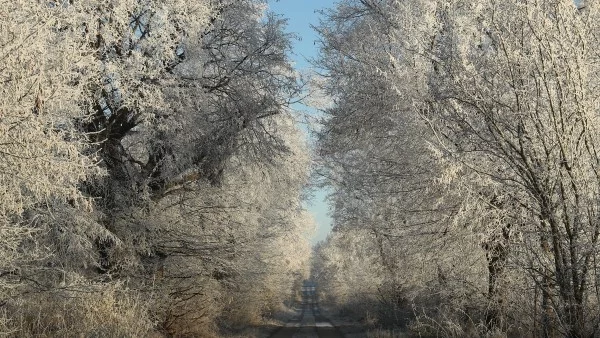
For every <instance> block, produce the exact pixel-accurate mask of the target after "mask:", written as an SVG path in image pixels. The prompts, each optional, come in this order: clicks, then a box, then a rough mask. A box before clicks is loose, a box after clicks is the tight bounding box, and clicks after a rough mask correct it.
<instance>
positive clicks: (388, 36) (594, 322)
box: [313, 0, 600, 337]
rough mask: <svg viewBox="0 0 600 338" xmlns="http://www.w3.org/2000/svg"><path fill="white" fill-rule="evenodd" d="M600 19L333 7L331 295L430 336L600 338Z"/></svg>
mask: <svg viewBox="0 0 600 338" xmlns="http://www.w3.org/2000/svg"><path fill="white" fill-rule="evenodd" d="M599 9H600V5H599V4H598V3H597V2H594V1H585V3H584V2H581V1H579V2H578V1H571V0H565V1H562V0H556V1H554V0H552V1H550V0H549V1H528V0H527V1H488V0H481V1H463V0H450V1H430V0H409V1H396V0H386V1H374V0H342V1H340V2H339V3H338V5H337V7H336V8H334V9H332V10H328V11H325V12H324V13H323V19H322V22H321V24H320V25H319V26H318V27H317V29H318V31H319V33H320V34H321V37H322V40H321V46H320V48H321V54H320V57H319V58H318V59H317V60H315V62H316V64H317V66H318V67H320V69H321V70H322V71H321V75H322V77H320V78H317V79H315V81H314V88H315V91H317V92H318V91H320V92H321V94H320V97H322V98H328V100H323V101H322V102H320V107H321V109H322V110H323V112H324V113H325V116H324V118H323V123H322V127H321V128H320V130H319V131H318V138H319V141H318V144H319V146H318V153H319V155H320V158H319V161H320V163H319V164H320V166H319V168H320V169H319V174H318V178H319V179H321V180H322V183H323V184H324V185H327V186H329V187H331V189H332V191H333V193H332V196H331V199H332V204H333V206H334V210H333V218H334V232H333V234H332V235H331V236H330V237H329V238H328V240H327V241H326V242H325V243H324V244H322V245H320V246H319V247H318V248H317V250H316V256H315V258H314V266H313V278H315V279H316V280H318V283H319V285H320V287H321V290H322V291H323V295H322V297H323V298H324V300H325V301H327V302H329V304H332V305H335V306H337V307H338V309H339V310H340V311H342V312H343V313H349V312H352V313H354V314H355V315H356V316H357V317H358V318H363V319H364V320H366V321H368V322H370V323H372V324H373V325H374V326H375V327H381V328H383V329H389V330H392V329H396V330H400V331H403V332H407V331H408V332H411V333H412V334H415V335H419V336H445V337H466V336H474V337H482V336H489V337H495V336H519V337H591V336H594V335H597V334H598V332H599V329H600V327H599V325H600V322H599V318H600V316H599V315H600V292H599V290H600V287H599V286H600V278H599V275H598V269H599V267H600V266H599V265H598V261H600V259H599V258H600V252H599V250H598V249H599V248H600V247H599V243H598V238H599V235H600V207H599V205H600V204H599V201H600V176H599V167H598V166H599V164H600V157H599V154H598V148H599V147H600V139H599V135H600V134H599V132H598V131H599V129H600V120H599V117H600V115H599V111H598V102H599V99H600V92H599V91H598V85H599V84H600V72H599V69H598V65H599V62H598V61H600V60H599V56H598V50H597V46H598V33H599V32H600V30H599V27H598V23H599V22H600V20H599V19H600V18H599V14H600V13H599ZM390 332H391V331H390ZM380 334H382V335H383V336H385V335H384V333H382V332H381V333H380Z"/></svg>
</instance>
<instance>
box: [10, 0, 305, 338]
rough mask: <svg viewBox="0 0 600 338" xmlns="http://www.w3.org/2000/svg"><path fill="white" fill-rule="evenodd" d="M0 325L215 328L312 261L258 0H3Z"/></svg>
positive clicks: (296, 85) (290, 83)
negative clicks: (308, 260)
mask: <svg viewBox="0 0 600 338" xmlns="http://www.w3.org/2000/svg"><path fill="white" fill-rule="evenodd" d="M0 8H2V9H0V59H1V60H2V62H0V335H2V336H18V337H25V336H38V337H40V336H70V337H73V336H82V337H83V336H85V337H143V336H188V337H191V336H195V337H208V336H213V335H216V334H217V333H218V331H219V329H235V328H236V327H242V326H245V325H249V324H256V323H260V322H261V321H262V320H263V317H264V316H268V315H269V314H271V313H272V312H274V311H276V310H277V309H279V307H280V306H281V305H282V304H283V303H284V302H285V301H288V300H290V299H291V297H293V294H292V290H293V286H294V284H297V283H300V282H301V280H302V279H303V276H304V275H306V272H307V269H308V266H307V263H306V262H307V259H308V257H309V255H310V247H309V244H308V242H307V239H306V232H307V231H310V230H311V228H312V227H313V225H312V220H311V218H310V217H309V216H308V215H307V213H306V212H305V211H304V210H303V209H302V208H301V205H300V202H301V191H302V186H303V185H304V184H305V181H306V179H307V177H308V174H309V173H308V170H309V169H308V168H309V166H310V159H309V155H308V151H307V148H306V145H305V144H304V143H305V141H304V139H303V137H302V135H301V133H300V131H299V130H297V126H296V123H295V121H294V115H293V113H292V111H291V110H290V108H289V106H290V104H291V101H292V100H293V98H294V97H296V96H297V94H298V93H299V91H300V90H301V83H300V81H299V79H298V78H297V76H296V74H295V73H294V71H293V68H292V67H291V66H290V63H289V60H288V58H287V55H286V54H287V53H288V52H289V48H290V38H292V37H291V36H289V35H288V34H286V33H284V25H285V21H284V20H282V19H281V18H278V17H276V16H273V15H271V14H267V13H266V4H265V3H264V2H263V1H259V0H220V1H213V0H197V1H185V0H168V1H154V0H148V1H138V0H114V1H105V0H82V1H62V0H56V1H30V0H23V1H12V0H11V1H7V0H1V1H0Z"/></svg>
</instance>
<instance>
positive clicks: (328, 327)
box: [271, 284, 344, 338]
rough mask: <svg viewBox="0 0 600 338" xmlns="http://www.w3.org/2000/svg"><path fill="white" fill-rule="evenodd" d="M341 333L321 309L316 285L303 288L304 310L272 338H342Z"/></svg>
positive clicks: (299, 311)
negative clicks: (324, 315)
mask: <svg viewBox="0 0 600 338" xmlns="http://www.w3.org/2000/svg"><path fill="white" fill-rule="evenodd" d="M342 337H344V336H343V335H342V334H341V333H340V331H339V330H338V329H337V328H335V327H334V326H333V325H332V324H331V322H330V321H329V320H327V318H325V317H323V315H322V314H321V311H320V309H319V302H318V300H317V295H316V292H315V287H314V285H306V284H305V286H303V287H302V308H301V309H299V310H298V315H297V316H296V318H294V319H292V320H290V321H289V322H287V324H286V325H285V326H284V327H282V328H280V329H279V330H277V331H276V332H275V333H273V335H272V336H271V338H342Z"/></svg>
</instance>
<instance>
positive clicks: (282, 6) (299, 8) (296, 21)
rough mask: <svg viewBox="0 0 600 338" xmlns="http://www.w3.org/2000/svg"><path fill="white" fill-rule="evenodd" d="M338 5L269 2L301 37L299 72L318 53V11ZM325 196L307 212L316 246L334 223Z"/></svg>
mask: <svg viewBox="0 0 600 338" xmlns="http://www.w3.org/2000/svg"><path fill="white" fill-rule="evenodd" d="M336 2H337V0H279V1H275V0H269V10H270V11H272V12H275V13H277V14H281V15H283V16H284V17H285V18H287V19H288V27H287V30H288V31H289V32H293V33H295V34H296V35H297V36H298V37H299V38H300V40H295V41H293V46H294V47H293V49H294V55H292V59H293V60H294V63H295V65H296V68H297V69H298V70H299V71H301V72H303V71H304V70H307V69H308V68H309V67H310V64H309V63H308V62H307V59H311V58H314V57H316V56H317V54H318V50H317V45H318V44H316V43H315V41H317V40H318V36H317V33H316V32H315V31H314V30H313V29H312V28H311V25H317V24H318V23H319V13H317V11H318V10H321V9H324V8H331V7H333V6H334V4H335V3H336ZM295 108H297V109H301V110H305V111H308V112H309V113H310V109H308V108H307V107H304V106H297V107H295ZM326 196H327V192H326V191H324V190H317V191H315V192H314V198H313V200H312V201H309V203H308V205H307V209H308V210H309V211H310V212H311V213H312V214H313V215H314V217H315V220H316V222H317V232H316V234H315V237H313V239H312V243H313V244H314V243H317V242H318V241H321V240H324V239H325V238H326V237H327V234H328V233H329V231H330V230H331V226H332V221H331V218H330V217H329V215H328V212H329V205H328V204H327V202H326V201H325V197H326Z"/></svg>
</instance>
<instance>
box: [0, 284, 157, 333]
mask: <svg viewBox="0 0 600 338" xmlns="http://www.w3.org/2000/svg"><path fill="white" fill-rule="evenodd" d="M88 287H89V289H87V290H86V291H85V292H83V291H82V289H79V290H78V291H72V290H70V291H65V290H60V291H54V292H47V293H37V294H30V296H28V297H25V298H23V299H22V301H20V302H19V304H10V305H9V306H8V309H6V310H5V311H4V313H2V314H1V316H2V321H0V325H1V328H0V330H2V332H4V333H5V336H8V337H34V336H35V337H146V336H151V333H152V331H153V328H154V324H153V322H152V320H151V319H150V318H149V315H148V307H147V304H145V303H144V301H143V300H142V299H141V298H140V297H139V296H138V295H136V294H135V293H133V292H130V291H127V290H126V289H123V288H122V286H121V285H120V284H109V285H103V286H101V287H100V286H96V285H94V286H91V285H90V286H88Z"/></svg>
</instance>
